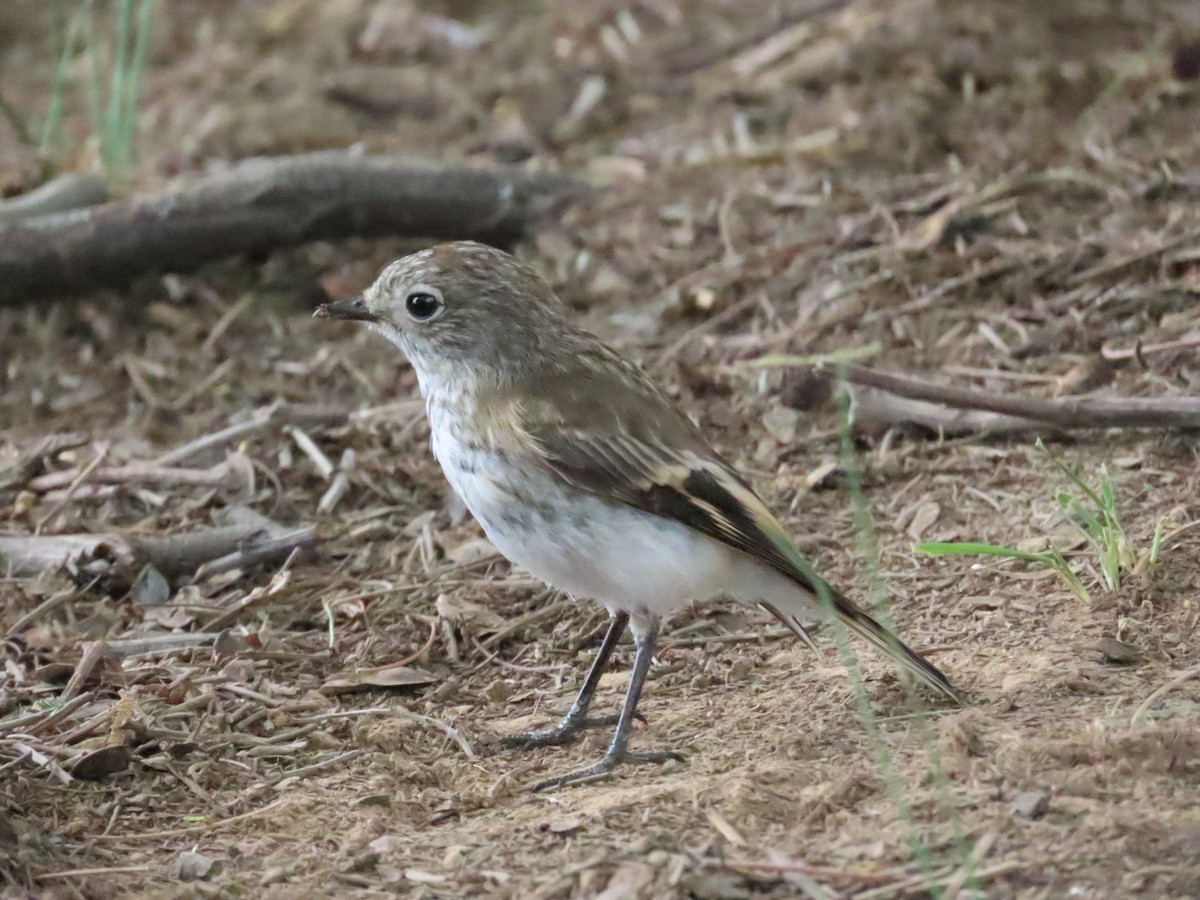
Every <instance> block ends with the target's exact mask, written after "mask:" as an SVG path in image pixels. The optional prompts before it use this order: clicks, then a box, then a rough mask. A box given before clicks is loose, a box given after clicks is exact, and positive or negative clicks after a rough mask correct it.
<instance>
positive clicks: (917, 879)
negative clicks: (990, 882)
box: [855, 859, 1033, 900]
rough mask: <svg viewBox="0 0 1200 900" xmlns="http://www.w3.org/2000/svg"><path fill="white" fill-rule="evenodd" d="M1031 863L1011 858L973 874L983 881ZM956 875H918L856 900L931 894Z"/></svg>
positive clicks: (885, 886) (861, 895) (857, 895)
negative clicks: (934, 889)
mask: <svg viewBox="0 0 1200 900" xmlns="http://www.w3.org/2000/svg"><path fill="white" fill-rule="evenodd" d="M1030 865H1033V863H1032V862H1028V861H1022V860H1018V859H1010V860H1006V861H1005V862H999V863H995V864H993V865H990V866H984V867H983V868H982V869H976V870H975V871H974V872H972V873H971V874H972V876H973V877H974V878H975V879H976V880H979V881H982V880H984V879H987V878H995V877H996V876H997V875H1003V874H1004V873H1005V872H1011V871H1012V870H1013V869H1020V868H1023V867H1026V866H1030ZM956 877H958V873H957V872H950V873H947V874H940V875H932V876H931V875H917V876H914V877H912V878H909V879H907V880H905V881H897V882H896V883H894V884H889V885H884V886H883V887H877V888H872V889H871V890H868V891H863V892H862V893H861V894H855V900H875V898H878V897H894V896H899V895H901V894H918V893H920V894H929V893H931V892H932V889H933V888H938V887H941V886H942V885H944V884H947V883H949V882H950V881H952V880H953V879H955V878H956Z"/></svg>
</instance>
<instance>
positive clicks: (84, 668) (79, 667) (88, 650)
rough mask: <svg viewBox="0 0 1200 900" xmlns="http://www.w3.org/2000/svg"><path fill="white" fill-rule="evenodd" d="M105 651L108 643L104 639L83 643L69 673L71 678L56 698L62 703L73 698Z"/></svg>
mask: <svg viewBox="0 0 1200 900" xmlns="http://www.w3.org/2000/svg"><path fill="white" fill-rule="evenodd" d="M107 652H108V644H106V643H105V642H104V641H87V642H86V643H85V644H84V645H83V655H82V656H80V657H79V662H78V663H76V664H75V671H74V672H72V673H71V678H70V680H69V681H68V682H67V686H66V687H64V688H63V692H62V693H61V694H60V695H59V697H58V699H59V700H60V701H62V702H64V703H65V702H66V701H68V700H71V699H74V697H75V696H76V695H77V694H78V693H79V692H80V691H81V690H82V689H83V685H84V682H86V681H87V680H88V679H89V678H90V677H91V676H92V672H93V671H94V670H95V668H96V666H97V665H98V664H99V663H100V660H101V659H103V658H104V654H105V653H107Z"/></svg>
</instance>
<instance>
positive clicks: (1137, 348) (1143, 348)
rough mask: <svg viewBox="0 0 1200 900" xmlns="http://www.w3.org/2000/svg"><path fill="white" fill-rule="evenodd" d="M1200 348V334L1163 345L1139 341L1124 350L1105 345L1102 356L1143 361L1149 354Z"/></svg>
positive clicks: (1165, 342)
mask: <svg viewBox="0 0 1200 900" xmlns="http://www.w3.org/2000/svg"><path fill="white" fill-rule="evenodd" d="M1197 347H1200V333H1190V334H1185V335H1184V336H1183V337H1181V338H1176V339H1175V340H1173V341H1163V342H1162V343H1161V344H1143V343H1142V342H1141V341H1139V342H1138V343H1137V344H1136V345H1134V346H1133V347H1126V348H1124V349H1122V348H1119V347H1110V346H1109V345H1108V344H1105V345H1104V346H1103V347H1101V348H1100V355H1101V356H1103V357H1104V358H1105V359H1111V360H1123V359H1139V360H1140V359H1141V358H1142V357H1143V356H1145V355H1146V354H1147V353H1167V352H1170V351H1171V350H1193V349H1195V348H1197Z"/></svg>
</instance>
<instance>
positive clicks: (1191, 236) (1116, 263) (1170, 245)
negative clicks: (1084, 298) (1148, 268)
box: [1067, 230, 1200, 287]
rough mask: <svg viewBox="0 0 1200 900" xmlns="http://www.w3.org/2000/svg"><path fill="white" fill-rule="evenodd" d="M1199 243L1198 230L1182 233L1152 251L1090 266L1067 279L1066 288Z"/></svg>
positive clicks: (1117, 273)
mask: <svg viewBox="0 0 1200 900" xmlns="http://www.w3.org/2000/svg"><path fill="white" fill-rule="evenodd" d="M1197 242H1200V230H1196V231H1188V232H1184V233H1183V234H1181V235H1178V236H1176V237H1173V238H1171V239H1170V240H1168V241H1167V242H1166V243H1165V244H1162V245H1160V246H1158V247H1155V248H1153V249H1152V250H1144V251H1141V252H1139V253H1133V254H1131V255H1129V256H1125V257H1122V258H1121V259H1115V260H1111V261H1109V262H1102V263H1100V264H1098V265H1095V266H1092V268H1090V269H1084V270H1083V271H1082V272H1076V273H1075V274H1074V275H1072V276H1071V277H1070V278H1068V279H1067V286H1068V287H1078V286H1079V285H1081V284H1086V283H1087V282H1089V281H1094V280H1096V279H1098V278H1107V277H1109V276H1111V275H1123V274H1125V273H1126V272H1128V271H1129V270H1130V269H1135V268H1137V267H1139V266H1144V265H1149V264H1150V263H1153V262H1157V261H1158V259H1159V258H1160V257H1162V256H1163V255H1164V254H1166V253H1170V252H1171V251H1172V250H1178V249H1179V248H1180V247H1183V246H1185V245H1187V244H1193V243H1197Z"/></svg>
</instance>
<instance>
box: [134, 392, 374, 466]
mask: <svg viewBox="0 0 1200 900" xmlns="http://www.w3.org/2000/svg"><path fill="white" fill-rule="evenodd" d="M354 419H355V414H354V413H351V414H349V415H347V414H346V411H345V410H343V409H335V408H333V407H330V406H307V405H299V404H287V403H273V404H271V405H270V406H265V407H263V408H261V409H258V410H255V412H254V414H253V416H252V417H251V418H250V419H249V420H248V421H246V422H237V423H235V424H233V425H229V426H228V427H226V428H222V429H221V430H220V431H214V432H213V433H212V434H206V435H204V436H202V437H198V438H196V439H195V440H194V441H189V442H188V443H186V444H184V445H182V446H180V447H176V448H175V449H174V450H168V451H167V452H166V453H164V454H163V455H162V456H159V457H158V458H156V459H154V460H151V462H150V465H151V466H173V465H175V464H177V463H181V462H183V461H184V460H186V459H191V458H192V457H193V456H196V455H198V454H200V453H203V452H204V451H205V450H208V449H210V448H212V447H219V446H221V445H222V444H227V443H229V442H230V441H235V440H237V439H238V438H243V437H247V436H248V435H251V434H255V433H256V432H259V431H265V430H266V429H268V428H271V427H272V426H275V425H282V424H284V423H287V422H290V423H295V424H300V423H304V424H307V425H310V426H313V425H316V426H330V425H341V424H344V423H346V422H348V421H354Z"/></svg>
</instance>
